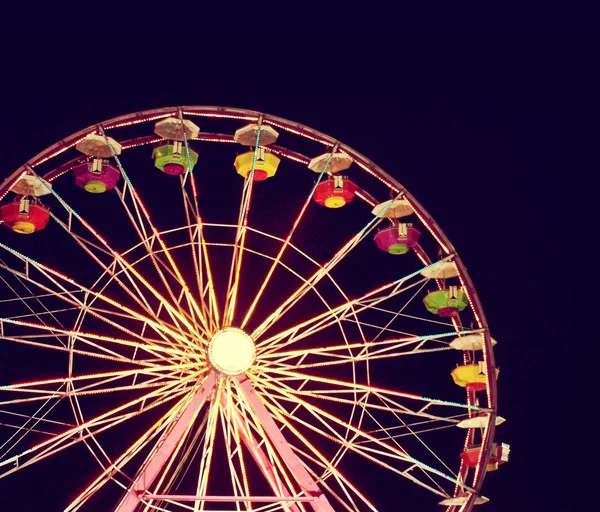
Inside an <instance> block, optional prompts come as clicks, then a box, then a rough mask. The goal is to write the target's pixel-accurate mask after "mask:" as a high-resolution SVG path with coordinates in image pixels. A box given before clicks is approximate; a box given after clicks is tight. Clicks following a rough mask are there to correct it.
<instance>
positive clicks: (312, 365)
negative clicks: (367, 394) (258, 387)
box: [271, 342, 453, 370]
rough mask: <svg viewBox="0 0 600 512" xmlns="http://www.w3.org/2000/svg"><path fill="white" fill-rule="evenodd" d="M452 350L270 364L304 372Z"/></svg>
mask: <svg viewBox="0 0 600 512" xmlns="http://www.w3.org/2000/svg"><path fill="white" fill-rule="evenodd" d="M422 343H423V342H421V344H422ZM389 350H392V349H389ZM452 350H453V349H452V348H450V347H442V348H429V349H422V348H420V347H415V348H413V349H412V350H407V351H405V352H395V353H386V354H378V355H372V354H363V355H361V356H331V355H330V357H335V359H334V360H330V361H323V362H320V363H307V364H297V365H292V364H284V363H279V362H273V363H271V364H272V365H275V366H277V367H279V368H281V369H287V368H289V369H298V370H305V369H309V368H322V367H326V366H336V365H342V364H355V363H359V362H361V361H367V362H368V361H375V360H377V359H393V358H397V357H401V356H410V355H414V354H429V353H432V352H445V351H452ZM386 352H387V351H386Z"/></svg>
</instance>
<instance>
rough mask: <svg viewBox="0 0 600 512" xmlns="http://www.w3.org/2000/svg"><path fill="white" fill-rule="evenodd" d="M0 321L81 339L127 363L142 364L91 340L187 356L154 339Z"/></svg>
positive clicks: (164, 356) (157, 353) (155, 353)
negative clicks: (130, 339)
mask: <svg viewBox="0 0 600 512" xmlns="http://www.w3.org/2000/svg"><path fill="white" fill-rule="evenodd" d="M0 323H2V324H3V323H6V324H13V325H17V326H20V327H28V328H33V329H38V330H40V331H49V332H51V333H52V335H54V334H56V333H58V334H59V335H61V336H67V337H69V338H74V339H76V340H79V341H81V342H82V343H85V344H87V345H91V346H94V347H97V348H99V349H100V350H103V351H104V352H108V353H110V354H113V355H114V357H118V358H119V360H120V361H123V362H128V363H137V364H142V365H143V364H144V362H143V361H139V360H137V361H135V360H132V359H131V358H129V357H125V356H123V355H121V354H118V353H116V352H113V351H112V350H108V349H106V348H104V347H101V346H99V345H97V344H96V343H94V342H92V341H91V340H97V341H99V342H105V343H109V344H114V345H117V346H118V345H121V346H124V347H132V348H135V349H136V350H144V351H146V352H148V353H149V354H151V355H153V356H156V357H159V358H161V359H162V360H164V361H168V356H171V357H172V356H177V357H188V356H189V354H188V353H187V352H185V351H184V350H181V349H174V348H170V347H164V346H162V345H159V344H158V343H157V341H156V340H148V339H144V338H141V339H142V340H144V341H145V343H138V342H135V341H129V340H124V339H120V338H113V337H110V336H102V335H100V334H94V333H88V332H81V331H78V332H76V331H72V330H65V329H59V328H56V327H50V326H47V325H40V324H34V323H32V322H24V321H22V320H13V319H12V318H0ZM28 337H30V336H14V335H13V336H12V338H14V339H19V340H22V341H21V343H27V342H26V341H25V339H24V338H28ZM4 338H5V339H9V338H8V336H7V335H6V333H5V336H4ZM42 346H44V345H42ZM46 347H47V348H52V349H62V348H64V347H51V346H46ZM67 350H68V349H67ZM73 350H75V349H73ZM78 352H82V353H84V354H86V355H91V356H96V354H93V353H88V352H83V351H78ZM97 356H98V357H104V356H103V355H97Z"/></svg>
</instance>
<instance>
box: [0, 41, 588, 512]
mask: <svg viewBox="0 0 600 512" xmlns="http://www.w3.org/2000/svg"><path fill="white" fill-rule="evenodd" d="M336 48H337V51H336V52H334V53H335V54H336V55H338V57H336V60H335V63H334V64H335V65H332V64H331V63H330V62H328V61H327V60H325V59H324V58H323V56H322V55H321V54H319V53H317V52H316V51H315V52H314V53H313V50H312V49H310V48H309V47H307V48H306V49H305V50H303V51H302V52H301V51H300V50H298V49H295V50H293V51H290V53H287V52H283V51H282V50H279V52H280V53H277V50H275V51H276V54H275V55H273V56H272V58H270V59H269V61H268V63H267V64H264V66H265V70H264V72H263V70H261V68H260V66H258V67H257V66H255V65H254V64H253V63H252V61H251V60H248V59H240V58H236V57H234V56H232V54H231V53H226V52H225V53H223V55H215V54H212V55H209V56H206V57H204V56H203V55H202V53H198V54H196V55H194V57H193V58H192V59H190V60H189V61H187V64H188V67H187V68H186V69H185V72H179V71H178V72H173V71H172V70H171V67H170V66H165V65H164V64H160V65H158V64H157V62H158V61H159V56H158V55H157V57H156V61H152V60H151V58H150V57H140V59H123V60H122V61H120V62H119V63H118V64H116V65H115V66H114V67H107V68H102V69H100V70H98V69H96V68H95V67H94V66H93V65H91V66H87V67H86V66H79V65H72V64H69V63H68V62H65V63H64V64H60V63H56V60H54V57H55V56H56V53H55V50H54V49H49V50H47V53H45V51H46V50H45V49H44V48H41V47H40V48H38V50H36V53H35V54H33V53H31V54H27V53H24V54H23V55H13V56H10V55H9V56H5V57H7V58H8V61H9V64H7V69H8V68H10V69H11V70H12V76H13V77H15V78H16V79H14V80H8V81H5V82H4V93H3V107H2V114H1V117H0V119H1V121H0V131H1V138H2V148H3V158H2V165H1V169H0V178H4V177H5V176H6V175H8V174H9V173H10V172H12V171H13V170H14V169H15V168H16V167H17V166H19V165H20V164H22V163H23V162H24V161H25V160H27V159H28V158H30V157H31V156H33V155H34V154H36V153H38V152H39V151H41V150H42V149H44V148H45V147H47V146H48V145H50V144H52V143H54V142H55V141H57V140H59V139H60V138H62V137H64V136H66V135H68V134H71V133H73V132H75V131H78V130H79V129H81V128H84V127H86V126H88V125H91V124H93V123H95V122H98V121H102V120H105V119H109V118H111V117H115V116H118V115H121V114H126V113H129V112H134V111H138V110H143V109H150V108H155V107H162V106H172V105H223V106H232V107H240V108H248V109H252V110H258V111H264V112H267V113H270V114H273V115H278V116H281V117H284V118H287V119H290V120H293V121H297V122H300V123H303V124H305V125H308V126H310V127H313V128H315V129H317V130H320V131H322V132H324V133H326V134H329V135H331V136H333V137H335V138H337V139H338V140H340V141H343V142H344V143H346V144H348V145H350V146H351V147H353V148H355V149H356V150H357V151H359V152H361V153H362V154H364V155H366V156H367V157H368V158H370V159H371V160H373V161H374V162H376V163H377V164H379V165H380V166H381V167H383V168H384V169H385V170H386V171H387V172H388V173H390V174H392V175H393V176H394V177H395V178H397V179H398V180H399V181H400V182H401V183H402V184H403V185H405V186H406V187H407V189H408V190H409V191H410V192H411V193H412V194H413V195H414V196H415V197H416V198H417V199H418V200H419V201H420V202H421V203H422V204H423V206H424V207H425V208H426V209H427V210H428V211H429V212H430V213H431V214H432V215H433V217H434V218H435V219H436V221H437V222H438V224H439V225H440V226H441V227H442V229H443V230H444V231H445V233H446V234H447V235H448V237H449V239H450V240H451V241H452V243H453V244H454V246H455V247H456V248H457V250H458V253H459V254H460V255H461V257H462V259H463V261H464V262H465V264H466V266H467V268H468V269H469V272H470V274H471V277H472V279H473V281H474V283H475V287H476V288H477V290H478V292H479V295H480V298H481V299H482V302H483V305H484V309H485V312H486V314H487V318H488V322H489V325H490V327H491V333H492V335H493V336H494V338H496V339H497V340H498V341H499V343H498V345H497V346H496V351H495V353H496V358H497V364H498V366H499V367H500V369H501V376H500V378H499V381H498V389H499V414H500V415H501V416H503V417H505V418H506V419H507V421H506V423H505V424H503V425H501V426H500V427H498V429H497V431H496V439H497V440H498V441H501V442H506V443H509V444H510V445H511V460H510V461H509V463H508V464H506V465H503V466H502V467H501V468H500V469H499V470H498V471H497V472H495V473H492V474H490V475H488V477H487V478H486V481H485V484H484V488H483V494H484V495H485V496H488V497H489V498H490V499H491V501H490V503H488V504H487V505H485V506H484V509H482V510H485V511H487V512H501V511H509V510H511V511H513V510H514V511H538V510H539V511H542V510H544V511H550V510H552V511H568V510H572V509H571V508H569V505H568V503H567V496H566V494H567V492H566V488H567V486H565V485H562V484H560V483H559V482H560V481H561V479H563V478H566V474H565V473H566V470H565V468H566V467H567V459H566V446H565V445H566V443H565V439H567V437H568V432H567V429H569V428H572V426H571V425H572V423H569V422H567V421H565V420H566V419H567V418H566V417H567V416H568V415H570V414H571V413H570V412H568V410H567V408H566V407H565V404H567V403H568V397H569V395H570V387H571V381H570V377H569V375H570V372H571V366H570V364H571V363H570V346H571V343H572V340H571V339H570V336H569V334H570V332H571V323H570V322H571V319H570V316H569V313H568V310H569V309H570V305H571V302H572V299H573V297H572V295H571V291H570V279H571V273H570V271H571V270H572V268H571V267H570V259H568V258H567V250H568V247H569V246H570V244H571V236H572V235H571V234H570V233H571V231H570V230H571V225H572V220H573V218H574V212H572V211H571V207H572V206H574V204H575V202H574V201H575V200H574V198H573V193H574V191H573V189H572V188H571V187H572V186H571V185H570V178H571V177H572V176H573V175H574V174H575V173H579V172H580V171H581V170H580V169H575V167H574V162H573V159H572V158H573V156H572V154H571V151H570V147H571V145H572V144H573V141H574V139H575V135H574V131H572V130H571V127H572V126H574V125H576V124H579V123H578V121H579V120H578V119H577V118H576V117H575V115H576V112H575V107H574V105H575V102H576V100H577V98H578V96H579V95H580V94H581V93H582V86H581V84H582V83H583V84H584V85H585V80H584V79H583V78H582V79H581V81H580V79H579V78H577V77H578V76H579V75H578V71H579V69H580V65H581V62H582V61H583V59H584V58H583V57H582V56H581V54H580V52H579V51H578V47H577V45H574V44H571V45H565V44H558V43H552V44H550V43H547V44H539V43H535V44H533V43H519V44H517V43H514V42H513V43H506V42H505V43H494V44H492V43H489V42H488V43H485V44H484V43H481V42H475V41H473V42H466V41H465V42H462V43H460V44H455V43H453V44H444V43H443V42H439V44H435V45H434V44H422V43H419V44H417V43H415V42H412V43H410V44H408V43H406V44H405V43H402V44H401V43H398V42H394V43H389V42H388V43H387V44H384V43H381V44H379V45H375V44H373V47H372V48H371V47H369V48H368V50H367V49H365V48H364V47H362V50H360V49H359V48H361V46H360V45H356V47H354V46H353V47H352V48H350V47H344V46H342V45H340V44H339V43H337V46H336ZM355 51H356V52H361V51H362V52H363V53H354V52H355ZM575 55H577V57H575ZM71 62H73V61H71ZM261 66H262V64H261ZM579 128H581V125H580V124H579ZM1 364H5V361H0V365H1ZM449 385H450V384H449ZM31 488H32V489H33V488H35V482H31ZM11 490H13V489H12V487H11V481H10V478H9V479H6V480H2V481H0V494H3V493H6V492H11ZM27 492H30V491H27ZM382 492H384V493H385V492H389V491H386V490H383V491H382ZM40 505H41V506H43V510H45V511H48V512H50V511H53V510H54V509H53V508H52V505H51V504H47V503H45V504H43V505H42V504H40ZM2 510H5V509H2ZM10 510H11V512H12V510H13V509H10ZM14 510H15V512H21V511H18V510H17V509H14ZM27 510H30V509H27ZM382 510H383V512H388V511H392V512H393V511H394V510H396V505H394V497H393V496H392V495H390V499H389V505H388V506H387V507H383V508H382ZM408 510H413V508H409V509H408ZM414 510H419V509H418V508H414ZM440 510H441V507H440ZM23 512H27V511H26V510H24V511H23Z"/></svg>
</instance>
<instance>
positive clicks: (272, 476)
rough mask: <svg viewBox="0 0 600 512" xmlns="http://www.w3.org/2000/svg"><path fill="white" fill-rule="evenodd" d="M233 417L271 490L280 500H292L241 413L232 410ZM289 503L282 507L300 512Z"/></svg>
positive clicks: (295, 506) (241, 436) (296, 506)
mask: <svg viewBox="0 0 600 512" xmlns="http://www.w3.org/2000/svg"><path fill="white" fill-rule="evenodd" d="M231 417H232V419H233V422H234V423H235V426H236V428H237V430H238V433H239V435H240V438H241V439H242V442H243V443H244V445H245V446H246V448H248V451H249V452H250V455H252V458H253V459H254V462H256V465H257V466H258V467H259V468H260V470H261V471H262V474H263V475H264V476H265V478H266V479H267V482H269V485H270V486H271V489H273V493H274V494H275V496H278V497H280V498H281V497H283V498H291V494H290V493H289V492H288V490H287V487H286V484H285V482H283V481H282V480H281V478H280V477H279V475H278V474H277V472H276V471H275V468H274V467H273V464H271V461H270V460H269V458H268V457H267V456H266V454H265V452H264V451H263V450H262V448H261V447H260V446H259V444H258V443H257V441H256V439H255V437H254V436H253V435H252V432H251V431H250V429H249V428H248V425H247V424H246V422H245V421H244V420H243V419H242V418H241V416H240V413H239V412H238V411H237V410H236V409H234V408H232V410H231ZM287 503H288V504H287V506H286V504H285V503H282V506H283V507H284V508H285V509H286V510H291V511H292V512H300V509H299V508H298V505H296V504H295V503H291V504H289V503H290V502H287Z"/></svg>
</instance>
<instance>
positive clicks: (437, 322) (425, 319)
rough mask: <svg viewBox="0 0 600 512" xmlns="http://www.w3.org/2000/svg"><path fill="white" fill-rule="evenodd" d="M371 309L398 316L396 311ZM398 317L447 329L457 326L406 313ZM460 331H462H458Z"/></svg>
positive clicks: (374, 307)
mask: <svg viewBox="0 0 600 512" xmlns="http://www.w3.org/2000/svg"><path fill="white" fill-rule="evenodd" d="M369 307H370V308H372V309H374V310H376V311H381V312H383V313H389V314H390V315H396V312H395V311H391V310H389V309H385V308H379V307H376V306H369ZM398 316H401V317H404V318H410V319H412V320H421V321H422V322H428V323H430V324H437V325H443V326H445V327H448V326H454V327H456V325H455V324H453V323H452V322H441V321H439V320H433V319H432V318H423V317H421V316H415V315H407V314H406V313H400V314H399V315H398ZM458 330H459V331H460V330H461V329H458Z"/></svg>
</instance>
